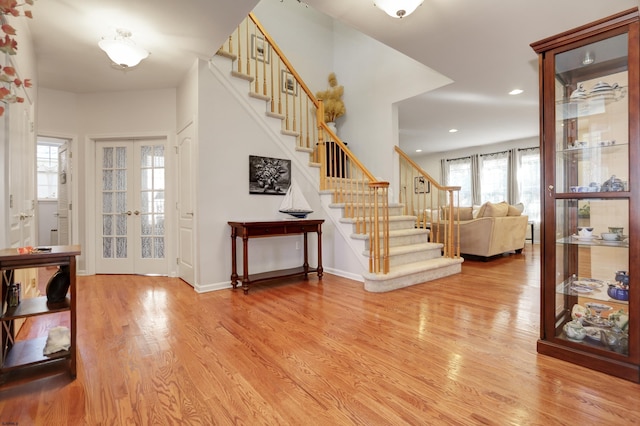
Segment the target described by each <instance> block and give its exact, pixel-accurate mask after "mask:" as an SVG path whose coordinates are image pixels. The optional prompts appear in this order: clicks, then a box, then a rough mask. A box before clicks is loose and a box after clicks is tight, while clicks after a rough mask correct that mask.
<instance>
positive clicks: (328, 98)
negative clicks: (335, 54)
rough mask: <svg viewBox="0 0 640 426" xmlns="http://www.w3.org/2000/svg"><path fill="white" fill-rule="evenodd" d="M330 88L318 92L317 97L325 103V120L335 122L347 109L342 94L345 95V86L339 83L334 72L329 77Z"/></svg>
mask: <svg viewBox="0 0 640 426" xmlns="http://www.w3.org/2000/svg"><path fill="white" fill-rule="evenodd" d="M327 81H328V82H329V88H328V89H327V90H323V91H320V92H316V98H318V99H320V100H322V102H323V104H324V121H325V122H326V123H330V122H334V123H335V121H336V119H338V118H340V117H342V116H343V115H344V114H345V113H346V112H347V109H346V107H345V106H344V101H343V100H342V95H344V87H343V86H340V85H338V79H337V78H336V73H334V72H332V73H331V74H329V77H328V78H327Z"/></svg>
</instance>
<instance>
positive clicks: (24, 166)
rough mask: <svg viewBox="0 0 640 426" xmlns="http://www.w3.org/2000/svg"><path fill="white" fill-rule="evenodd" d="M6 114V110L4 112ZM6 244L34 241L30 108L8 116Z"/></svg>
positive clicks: (16, 109) (18, 110) (33, 166)
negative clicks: (7, 234)
mask: <svg viewBox="0 0 640 426" xmlns="http://www.w3.org/2000/svg"><path fill="white" fill-rule="evenodd" d="M7 114H9V112H7ZM8 122H9V132H10V137H9V163H8V169H9V170H8V171H9V179H8V187H9V244H10V246H11V247H23V246H29V245H34V244H35V228H36V227H35V225H34V223H35V220H34V215H35V207H36V206H35V199H36V197H35V176H36V171H35V161H33V159H34V158H35V149H36V143H35V138H34V135H33V132H32V131H31V107H30V106H25V107H24V108H22V109H20V108H12V109H11V111H10V117H9V120H8Z"/></svg>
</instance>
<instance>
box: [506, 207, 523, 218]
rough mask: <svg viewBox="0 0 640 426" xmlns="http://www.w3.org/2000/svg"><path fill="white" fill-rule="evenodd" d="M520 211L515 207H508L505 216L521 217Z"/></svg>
mask: <svg viewBox="0 0 640 426" xmlns="http://www.w3.org/2000/svg"><path fill="white" fill-rule="evenodd" d="M521 215H522V210H520V209H519V208H518V207H516V206H511V205H510V206H509V211H507V216H521Z"/></svg>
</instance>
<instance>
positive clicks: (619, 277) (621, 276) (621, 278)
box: [616, 271, 629, 286]
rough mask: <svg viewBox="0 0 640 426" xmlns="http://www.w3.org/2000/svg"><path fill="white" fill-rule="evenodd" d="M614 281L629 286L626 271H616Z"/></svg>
mask: <svg viewBox="0 0 640 426" xmlns="http://www.w3.org/2000/svg"><path fill="white" fill-rule="evenodd" d="M616 282H619V283H620V284H622V285H625V286H629V274H627V271H617V272H616Z"/></svg>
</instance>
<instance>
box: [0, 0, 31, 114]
mask: <svg viewBox="0 0 640 426" xmlns="http://www.w3.org/2000/svg"><path fill="white" fill-rule="evenodd" d="M33 1H34V0H25V2H24V3H22V4H18V2H17V1H7V0H4V1H0V15H3V16H5V15H11V16H25V17H27V18H33V15H32V13H31V10H23V11H22V13H21V11H20V9H19V7H22V6H24V5H25V4H28V5H31V6H33ZM1 28H2V32H4V38H0V52H4V53H6V54H8V55H15V54H17V53H18V42H17V41H16V39H15V38H14V37H13V36H15V35H16V30H15V28H13V27H12V26H11V25H9V24H7V23H3V25H2V27H1ZM0 83H2V84H0V101H2V102H3V103H5V104H13V103H22V102H24V98H23V97H21V96H18V95H17V94H16V92H15V90H16V89H17V88H19V87H22V86H24V87H31V80H30V79H28V78H26V79H24V80H21V79H20V78H19V77H18V73H17V71H16V69H15V68H14V67H11V66H6V67H2V66H0ZM2 114H4V107H1V106H0V116H2Z"/></svg>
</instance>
